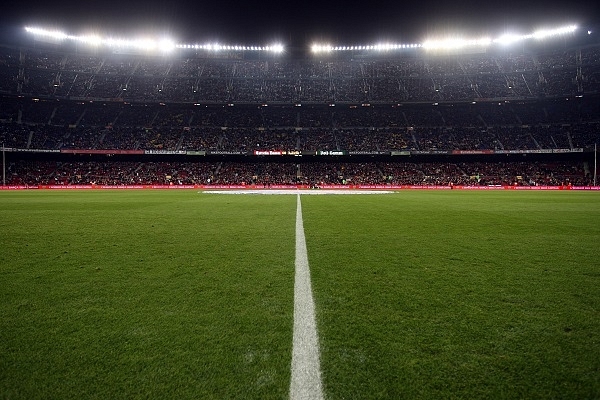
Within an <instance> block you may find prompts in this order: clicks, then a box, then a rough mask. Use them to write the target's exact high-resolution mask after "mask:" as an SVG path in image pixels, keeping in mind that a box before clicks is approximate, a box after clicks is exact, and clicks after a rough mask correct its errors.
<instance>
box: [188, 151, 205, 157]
mask: <svg viewBox="0 0 600 400" xmlns="http://www.w3.org/2000/svg"><path fill="white" fill-rule="evenodd" d="M185 154H187V155H188V156H205V155H206V152H205V151H203V150H188V151H186V152H185Z"/></svg>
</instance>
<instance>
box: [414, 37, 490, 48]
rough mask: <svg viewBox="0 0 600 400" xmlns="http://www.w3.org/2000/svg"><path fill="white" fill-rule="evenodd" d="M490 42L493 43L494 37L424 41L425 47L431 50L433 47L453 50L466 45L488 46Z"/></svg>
mask: <svg viewBox="0 0 600 400" xmlns="http://www.w3.org/2000/svg"><path fill="white" fill-rule="evenodd" d="M490 43H492V39H490V38H481V39H471V40H467V39H461V38H454V39H444V40H428V41H426V42H425V43H423V48H425V49H427V50H431V49H442V50H443V49H445V50H452V49H461V48H464V47H474V46H477V47H486V46H489V45H490Z"/></svg>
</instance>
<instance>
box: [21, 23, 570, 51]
mask: <svg viewBox="0 0 600 400" xmlns="http://www.w3.org/2000/svg"><path fill="white" fill-rule="evenodd" d="M25 30H26V31H27V32H28V33H30V34H32V35H34V36H38V37H46V38H48V39H52V40H56V41H66V40H70V41H74V42H79V43H84V44H87V45H90V46H106V47H110V48H132V49H137V50H144V51H161V52H163V53H168V52H170V51H173V50H174V49H184V50H185V49H187V50H201V51H211V52H219V51H236V52H237V51H249V52H269V53H282V52H284V51H285V48H284V46H283V45H282V44H273V45H269V46H246V45H227V44H219V43H205V44H176V43H175V42H174V41H172V40H170V39H162V40H155V39H118V38H112V37H101V36H98V35H82V36H76V35H69V34H67V33H65V32H62V31H59V30H47V29H43V28H36V27H26V28H25ZM575 30H577V26H576V25H568V26H563V27H559V28H554V29H542V30H538V31H535V32H533V33H530V34H526V35H519V34H512V33H506V34H504V35H502V36H499V37H497V38H495V39H492V38H489V37H484V38H479V39H465V38H460V37H454V38H442V39H437V40H426V41H424V42H423V43H411V44H398V43H379V44H372V45H351V46H337V45H336V46H334V45H330V44H319V43H317V44H313V45H312V46H311V50H312V52H313V53H315V54H324V53H331V52H339V51H342V52H345V51H351V52H356V51H379V52H390V51H401V50H407V49H418V48H423V49H425V50H426V51H430V50H434V51H435V50H456V49H462V48H485V47H488V46H491V45H510V44H513V43H515V42H521V41H525V40H531V39H533V40H543V39H547V38H550V37H555V36H560V35H566V34H570V33H573V32H575Z"/></svg>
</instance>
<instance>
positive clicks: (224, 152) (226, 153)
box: [206, 150, 248, 156]
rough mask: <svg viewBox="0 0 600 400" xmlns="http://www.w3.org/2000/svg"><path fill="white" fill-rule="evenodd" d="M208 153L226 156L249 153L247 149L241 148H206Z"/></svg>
mask: <svg viewBox="0 0 600 400" xmlns="http://www.w3.org/2000/svg"><path fill="white" fill-rule="evenodd" d="M206 154H207V155H217V156H218V155H224V156H241V155H246V154H248V152H247V151H241V150H206Z"/></svg>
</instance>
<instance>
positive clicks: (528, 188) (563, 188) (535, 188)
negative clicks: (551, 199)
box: [506, 186, 569, 190]
mask: <svg viewBox="0 0 600 400" xmlns="http://www.w3.org/2000/svg"><path fill="white" fill-rule="evenodd" d="M506 189H512V190H569V187H568V186H506Z"/></svg>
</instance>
